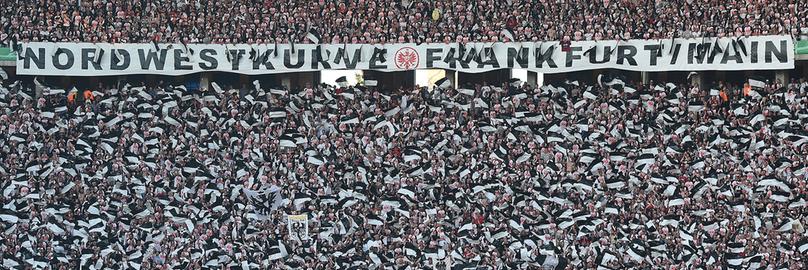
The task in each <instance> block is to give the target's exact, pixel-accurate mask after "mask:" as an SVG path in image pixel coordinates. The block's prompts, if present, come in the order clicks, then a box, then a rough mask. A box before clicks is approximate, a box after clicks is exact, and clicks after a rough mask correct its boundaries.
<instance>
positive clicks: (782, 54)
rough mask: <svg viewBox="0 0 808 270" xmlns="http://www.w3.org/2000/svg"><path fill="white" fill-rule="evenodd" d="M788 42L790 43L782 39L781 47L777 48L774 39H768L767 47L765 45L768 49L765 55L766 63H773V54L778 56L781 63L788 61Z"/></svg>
mask: <svg viewBox="0 0 808 270" xmlns="http://www.w3.org/2000/svg"><path fill="white" fill-rule="evenodd" d="M787 44H788V43H787V42H786V41H785V40H781V41H780V49H777V47H776V46H774V42H773V41H766V47H765V49H766V52H765V53H766V56H765V61H766V63H771V62H772V55H774V57H777V61H778V62H779V63H785V62H787V61H788V53H787V52H786V50H787V49H788V46H786V45H787Z"/></svg>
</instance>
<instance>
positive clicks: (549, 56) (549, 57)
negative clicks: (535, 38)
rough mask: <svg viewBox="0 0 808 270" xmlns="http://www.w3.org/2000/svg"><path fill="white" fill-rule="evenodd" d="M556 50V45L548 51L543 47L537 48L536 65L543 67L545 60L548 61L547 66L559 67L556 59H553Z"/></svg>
mask: <svg viewBox="0 0 808 270" xmlns="http://www.w3.org/2000/svg"><path fill="white" fill-rule="evenodd" d="M554 51H555V46H550V48H548V49H547V50H546V51H544V52H542V51H541V48H536V50H535V54H534V55H535V57H536V67H537V68H542V67H544V66H543V65H544V62H547V67H550V68H558V65H556V63H555V60H553V52H554Z"/></svg>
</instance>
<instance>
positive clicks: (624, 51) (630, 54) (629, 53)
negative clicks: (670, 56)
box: [617, 45, 656, 66]
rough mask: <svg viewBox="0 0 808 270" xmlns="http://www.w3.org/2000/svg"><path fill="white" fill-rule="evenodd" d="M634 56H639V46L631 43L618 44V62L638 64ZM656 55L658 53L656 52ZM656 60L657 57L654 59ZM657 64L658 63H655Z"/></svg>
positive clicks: (620, 63) (631, 64) (619, 63)
mask: <svg viewBox="0 0 808 270" xmlns="http://www.w3.org/2000/svg"><path fill="white" fill-rule="evenodd" d="M634 56H637V47H634V46H631V45H618V46H617V64H618V65H622V64H623V63H624V62H628V64H629V65H630V66H637V60H635V59H634ZM654 56H656V54H654ZM654 62H656V59H654ZM654 65H656V63H654Z"/></svg>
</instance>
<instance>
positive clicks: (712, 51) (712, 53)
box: [707, 41, 727, 64]
mask: <svg viewBox="0 0 808 270" xmlns="http://www.w3.org/2000/svg"><path fill="white" fill-rule="evenodd" d="M718 46H719V45H718V41H716V42H715V45H714V46H711V47H710V50H709V52H710V54H709V55H708V59H707V63H708V64H715V57H716V56H718V53H716V52H715V50H716V47H718ZM718 48H720V47H718ZM724 50H727V48H724ZM722 55H723V54H722Z"/></svg>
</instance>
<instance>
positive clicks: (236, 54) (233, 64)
mask: <svg viewBox="0 0 808 270" xmlns="http://www.w3.org/2000/svg"><path fill="white" fill-rule="evenodd" d="M246 52H247V51H245V50H244V49H238V50H229V51H228V53H230V56H231V58H230V59H233V60H232V61H230V70H238V68H239V63H241V57H242V56H244V54H245V53H246Z"/></svg>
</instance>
